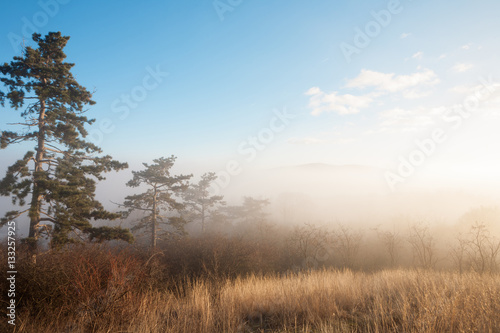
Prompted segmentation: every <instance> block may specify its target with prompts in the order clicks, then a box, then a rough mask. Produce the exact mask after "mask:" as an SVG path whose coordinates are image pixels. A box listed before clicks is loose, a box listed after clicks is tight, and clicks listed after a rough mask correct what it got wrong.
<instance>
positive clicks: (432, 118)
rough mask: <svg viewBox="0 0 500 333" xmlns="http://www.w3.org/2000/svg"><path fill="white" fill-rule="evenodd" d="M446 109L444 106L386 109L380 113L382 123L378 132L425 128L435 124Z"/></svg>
mask: <svg viewBox="0 0 500 333" xmlns="http://www.w3.org/2000/svg"><path fill="white" fill-rule="evenodd" d="M444 111H445V108H443V107H439V108H430V109H429V108H423V107H418V108H415V109H402V108H394V109H390V110H385V111H382V112H381V113H380V114H379V117H380V119H381V123H380V124H379V129H378V130H377V132H386V131H398V132H415V131H419V130H424V129H427V128H429V127H430V126H432V125H435V124H436V120H437V119H438V118H439V116H440V115H441V114H443V112H444Z"/></svg>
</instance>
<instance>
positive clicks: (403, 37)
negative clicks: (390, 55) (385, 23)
mask: <svg viewBox="0 0 500 333" xmlns="http://www.w3.org/2000/svg"><path fill="white" fill-rule="evenodd" d="M410 36H411V33H409V32H403V33H402V34H401V36H399V37H400V38H401V39H405V38H407V37H410Z"/></svg>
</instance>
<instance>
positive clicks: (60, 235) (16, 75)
mask: <svg viewBox="0 0 500 333" xmlns="http://www.w3.org/2000/svg"><path fill="white" fill-rule="evenodd" d="M68 40H69V37H65V36H61V33H60V32H50V33H48V34H47V35H46V36H45V37H42V36H41V35H40V34H36V33H35V34H33V41H34V42H35V43H36V44H37V47H36V48H33V47H29V46H28V47H26V48H25V49H24V54H23V55H22V56H17V57H14V60H13V61H11V62H10V63H5V64H3V65H0V74H1V76H0V81H1V82H2V83H3V84H4V86H5V87H6V89H4V90H3V91H2V90H0V104H1V105H2V106H5V103H6V102H7V103H9V104H10V107H11V108H12V109H14V110H20V109H21V110H22V111H21V114H20V116H21V118H22V119H23V120H22V121H21V122H19V123H17V124H15V125H19V126H21V127H22V129H21V130H20V131H17V132H11V131H2V132H1V137H0V142H1V148H2V149H3V148H6V147H8V146H9V145H11V144H15V143H21V142H24V141H34V142H35V148H34V151H28V152H27V153H26V154H25V155H24V157H23V158H22V159H20V160H18V161H17V162H16V163H14V164H13V165H12V166H10V167H9V168H8V170H7V173H6V175H5V177H4V178H3V179H2V180H1V181H0V194H1V195H3V196H11V197H12V201H13V204H14V205H18V206H21V207H24V208H25V209H24V210H15V211H10V212H8V213H7V214H6V215H5V217H4V218H2V223H3V224H5V223H6V222H7V221H8V220H10V219H13V218H16V217H18V216H20V215H22V214H23V213H28V215H29V219H30V225H29V237H28V238H27V241H28V242H29V244H30V248H31V250H32V251H36V249H37V243H38V240H39V239H40V237H41V236H43V234H44V233H46V234H47V236H49V237H51V244H52V245H53V246H60V245H63V244H65V243H68V242H75V241H78V240H79V239H82V238H84V239H88V238H90V239H97V240H99V241H102V240H106V239H124V240H127V241H131V239H132V235H131V234H130V232H129V231H128V230H126V229H121V228H118V227H116V228H110V227H100V228H96V227H93V226H92V224H91V221H92V220H113V219H116V218H118V217H120V214H116V213H110V212H108V211H106V210H105V209H104V208H103V206H102V205H101V204H100V203H99V202H98V201H97V200H96V199H95V189H96V182H97V181H99V180H103V179H104V177H103V176H102V174H103V173H105V172H110V171H117V170H121V169H124V168H126V167H127V164H126V163H120V162H118V161H115V160H113V159H112V157H111V156H109V155H106V156H99V154H100V153H102V151H101V149H100V148H99V147H97V146H95V145H94V144H92V143H90V142H87V141H85V137H86V135H87V131H86V130H85V125H90V124H92V123H93V122H94V119H88V118H87V117H86V116H85V115H84V113H85V112H86V109H85V107H86V106H88V105H93V104H95V102H94V101H93V100H92V99H91V98H92V94H91V93H90V92H89V91H87V90H86V89H85V88H84V87H82V86H80V85H79V84H78V82H77V81H76V80H75V78H74V77H73V75H72V74H71V72H70V70H71V68H72V67H73V66H74V64H71V63H67V62H64V60H65V58H66V55H65V54H64V52H63V49H64V47H65V46H66V43H67V42H68Z"/></svg>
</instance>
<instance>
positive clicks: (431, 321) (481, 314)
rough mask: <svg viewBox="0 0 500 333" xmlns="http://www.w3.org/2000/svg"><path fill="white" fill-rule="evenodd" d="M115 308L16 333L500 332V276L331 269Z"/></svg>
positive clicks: (22, 323) (41, 321)
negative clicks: (365, 271)
mask: <svg viewBox="0 0 500 333" xmlns="http://www.w3.org/2000/svg"><path fill="white" fill-rule="evenodd" d="M103 297H106V296H103ZM110 297H111V296H110ZM115 301H116V304H115V306H114V307H112V308H111V309H110V310H108V311H106V312H102V313H96V312H95V311H94V312H93V311H92V310H91V306H87V307H82V308H80V310H79V312H78V313H77V312H74V313H64V312H63V311H62V310H60V309H59V310H58V309H51V310H50V311H51V313H47V312H44V313H43V315H42V314H41V313H39V314H38V315H37V314H35V313H30V312H29V310H28V309H26V310H25V311H24V312H23V313H21V314H20V317H19V322H18V325H17V326H16V332H137V333H141V332H144V333H146V332H147V333H149V332H175V333H180V332H189V333H195V332H500V275H477V274H472V273H471V274H463V275H460V274H457V273H445V272H433V271H417V270H391V271H380V272H377V273H357V272H351V271H327V270H324V271H316V272H309V273H301V274H297V275H290V276H281V277H280V276H274V277H269V276H268V277H260V276H249V277H246V278H237V279H235V280H226V281H218V282H213V281H212V282H204V281H203V280H198V281H195V282H189V283H184V284H182V285H179V287H178V290H177V291H175V292H173V291H166V290H164V291H159V290H149V291H135V292H131V293H128V294H127V295H126V296H125V297H122V298H121V299H119V300H115Z"/></svg>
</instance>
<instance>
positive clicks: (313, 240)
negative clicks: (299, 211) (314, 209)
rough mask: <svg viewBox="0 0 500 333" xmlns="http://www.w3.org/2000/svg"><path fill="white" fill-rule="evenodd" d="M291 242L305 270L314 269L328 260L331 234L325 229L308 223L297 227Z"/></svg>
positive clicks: (290, 239)
mask: <svg viewBox="0 0 500 333" xmlns="http://www.w3.org/2000/svg"><path fill="white" fill-rule="evenodd" d="M289 242H290V243H291V245H292V247H293V248H294V249H296V250H297V251H298V254H299V256H300V258H301V259H302V263H303V266H304V268H313V267H317V266H318V263H319V262H320V261H324V260H325V259H326V258H325V253H328V249H327V246H328V243H329V233H328V231H327V230H326V229H324V228H319V227H317V226H315V225H313V224H308V223H306V224H304V226H301V227H295V229H294V230H293V232H292V234H291V236H290V238H289Z"/></svg>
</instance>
